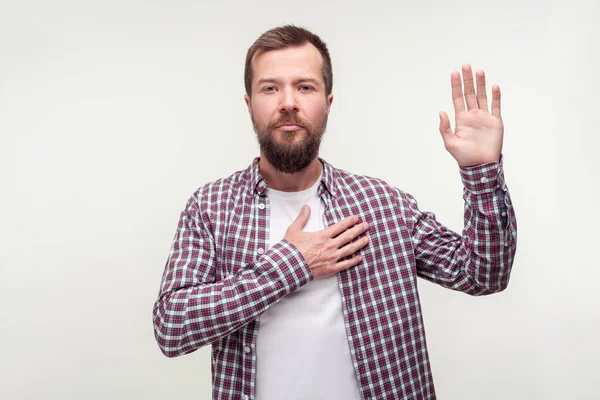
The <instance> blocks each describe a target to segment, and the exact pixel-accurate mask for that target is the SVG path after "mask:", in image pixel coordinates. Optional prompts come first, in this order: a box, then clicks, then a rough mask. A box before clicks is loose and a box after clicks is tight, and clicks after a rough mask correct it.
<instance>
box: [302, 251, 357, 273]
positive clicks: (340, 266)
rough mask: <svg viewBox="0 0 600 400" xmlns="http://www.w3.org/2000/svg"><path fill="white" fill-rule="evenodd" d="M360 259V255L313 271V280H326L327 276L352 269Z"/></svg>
mask: <svg viewBox="0 0 600 400" xmlns="http://www.w3.org/2000/svg"><path fill="white" fill-rule="evenodd" d="M362 259H363V257H362V256H361V255H360V254H357V255H356V256H354V257H352V258H349V259H347V260H343V261H339V262H337V263H335V264H332V265H330V266H327V267H323V268H317V269H314V270H312V273H313V277H314V278H315V279H319V278H326V277H328V276H332V275H335V274H337V273H338V272H340V271H343V270H345V269H348V268H351V267H354V266H355V265H356V264H358V263H359V262H361V261H362Z"/></svg>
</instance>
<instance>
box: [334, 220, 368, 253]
mask: <svg viewBox="0 0 600 400" xmlns="http://www.w3.org/2000/svg"><path fill="white" fill-rule="evenodd" d="M367 229H369V224H368V223H366V222H363V223H362V224H359V225H354V226H353V227H352V228H351V229H347V230H346V231H345V232H343V233H341V234H340V235H339V236H338V237H336V238H335V240H334V245H335V247H336V248H338V249H339V248H341V247H343V246H344V245H346V244H347V243H350V242H351V241H352V240H354V238H356V237H358V236H359V235H362V234H363V233H365V232H366V231H367Z"/></svg>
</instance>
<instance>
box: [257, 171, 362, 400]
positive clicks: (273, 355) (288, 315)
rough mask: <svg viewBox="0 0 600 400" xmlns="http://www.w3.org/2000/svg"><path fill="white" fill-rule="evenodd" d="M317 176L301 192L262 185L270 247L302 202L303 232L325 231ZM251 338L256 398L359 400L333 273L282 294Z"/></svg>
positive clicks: (340, 302) (323, 207)
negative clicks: (253, 341)
mask: <svg viewBox="0 0 600 400" xmlns="http://www.w3.org/2000/svg"><path fill="white" fill-rule="evenodd" d="M320 182H321V179H320V178H319V179H318V180H317V182H316V183H315V184H314V185H313V186H312V187H311V188H309V189H307V190H303V191H300V192H281V191H277V190H273V189H269V188H268V189H267V192H266V193H267V196H268V197H269V203H270V205H269V207H270V210H269V211H270V220H269V231H270V235H269V236H270V237H269V247H270V246H272V245H273V244H275V243H277V242H279V241H281V240H282V239H283V237H284V236H285V232H286V231H287V229H288V227H289V226H290V224H291V223H292V222H293V221H294V220H295V219H296V217H297V216H298V214H299V213H300V210H301V208H302V206H303V205H305V204H308V205H309V206H310V209H311V213H310V219H309V220H308V222H307V224H306V226H305V228H304V230H305V231H307V232H314V231H318V230H322V229H324V220H323V218H324V211H325V205H324V204H323V202H322V201H321V199H320V198H319V195H318V194H317V189H318V187H319V184H320ZM259 321H260V322H259V329H258V337H257V341H256V352H257V353H256V356H257V359H256V363H257V364H256V399H257V400H282V399H286V400H293V399H311V400H319V399H323V400H337V399H340V400H342V399H343V400H359V399H360V394H359V389H358V384H357V380H356V375H355V372H354V366H353V365H352V359H351V357H350V350H349V347H348V339H347V338H346V329H345V325H344V316H343V313H342V298H341V294H340V290H339V287H338V281H337V275H334V276H331V277H328V278H324V279H316V280H313V281H311V282H309V283H308V284H307V285H305V286H303V287H301V288H300V289H298V290H296V291H294V292H292V293H290V294H288V295H287V296H285V297H283V298H282V299H281V300H279V301H278V302H277V303H275V304H273V305H272V306H271V307H270V308H269V309H268V310H267V311H265V312H264V313H263V314H262V315H261V316H260V320H259Z"/></svg>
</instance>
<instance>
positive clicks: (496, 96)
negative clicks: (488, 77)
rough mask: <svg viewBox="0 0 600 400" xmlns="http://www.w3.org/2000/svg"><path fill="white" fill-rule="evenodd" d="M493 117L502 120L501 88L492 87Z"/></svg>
mask: <svg viewBox="0 0 600 400" xmlns="http://www.w3.org/2000/svg"><path fill="white" fill-rule="evenodd" d="M492 115H494V116H496V117H498V118H502V115H501V114H500V86H498V85H494V86H492Z"/></svg>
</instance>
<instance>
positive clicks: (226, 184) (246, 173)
mask: <svg viewBox="0 0 600 400" xmlns="http://www.w3.org/2000/svg"><path fill="white" fill-rule="evenodd" d="M251 182H252V176H251V171H250V167H249V168H247V169H245V170H240V171H236V172H234V173H232V174H231V175H229V176H228V177H224V178H220V179H217V180H215V181H212V182H208V183H206V184H204V185H202V186H200V187H199V188H198V189H197V190H196V191H195V192H194V193H193V194H192V196H191V197H190V199H189V200H188V203H187V205H186V209H187V210H188V211H191V212H194V213H198V214H206V213H208V214H211V213H216V212H218V211H219V210H220V209H224V208H227V206H228V205H230V204H232V203H234V202H236V201H240V200H241V199H242V197H245V196H246V194H248V193H249V192H250V191H251V190H252V188H251V186H252V183H251Z"/></svg>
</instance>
